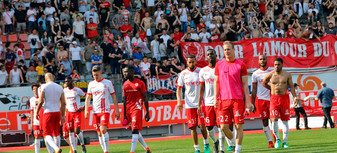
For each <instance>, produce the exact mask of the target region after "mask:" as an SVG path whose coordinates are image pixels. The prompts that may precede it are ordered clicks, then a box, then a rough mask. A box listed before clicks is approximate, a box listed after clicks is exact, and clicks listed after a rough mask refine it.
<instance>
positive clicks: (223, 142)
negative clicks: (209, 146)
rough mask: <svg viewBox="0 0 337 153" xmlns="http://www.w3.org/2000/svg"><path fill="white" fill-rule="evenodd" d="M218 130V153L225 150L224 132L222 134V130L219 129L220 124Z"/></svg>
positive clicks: (222, 152)
mask: <svg viewBox="0 0 337 153" xmlns="http://www.w3.org/2000/svg"><path fill="white" fill-rule="evenodd" d="M218 131H219V144H220V153H224V152H225V142H226V141H225V137H226V136H225V134H223V132H222V131H221V128H220V126H219V127H218Z"/></svg>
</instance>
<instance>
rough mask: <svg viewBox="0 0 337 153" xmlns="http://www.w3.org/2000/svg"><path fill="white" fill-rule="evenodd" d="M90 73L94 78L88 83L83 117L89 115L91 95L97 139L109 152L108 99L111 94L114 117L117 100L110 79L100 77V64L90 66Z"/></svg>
mask: <svg viewBox="0 0 337 153" xmlns="http://www.w3.org/2000/svg"><path fill="white" fill-rule="evenodd" d="M92 75H93V77H94V80H93V81H91V82H90V83H89V85H88V92H87V96H86V99H85V112H84V117H85V118H86V119H88V117H89V111H88V108H89V104H90V100H91V96H93V102H92V105H93V108H92V110H93V118H94V120H93V123H94V127H95V128H96V131H97V134H98V139H99V142H100V144H101V147H102V149H103V151H104V153H108V152H109V133H108V132H107V128H108V123H109V116H110V100H109V96H110V95H111V97H112V99H113V101H114V105H115V110H116V113H115V117H116V119H119V117H120V115H119V109H118V102H117V98H116V94H115V89H114V87H113V85H112V82H111V81H110V80H106V79H104V78H102V70H101V67H100V66H97V65H96V66H94V67H93V68H92Z"/></svg>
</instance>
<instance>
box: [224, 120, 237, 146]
mask: <svg viewBox="0 0 337 153" xmlns="http://www.w3.org/2000/svg"><path fill="white" fill-rule="evenodd" d="M229 129H230V130H231V131H232V134H233V138H232V139H228V138H227V137H226V142H227V144H228V149H227V150H226V151H233V150H234V148H235V141H236V130H235V128H234V127H233V124H231V125H229Z"/></svg>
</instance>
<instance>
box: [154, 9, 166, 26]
mask: <svg viewBox="0 0 337 153" xmlns="http://www.w3.org/2000/svg"><path fill="white" fill-rule="evenodd" d="M161 14H164V12H163V11H160V12H158V11H156V12H154V16H156V15H157V17H156V24H157V21H158V20H159V19H160V15H161Z"/></svg>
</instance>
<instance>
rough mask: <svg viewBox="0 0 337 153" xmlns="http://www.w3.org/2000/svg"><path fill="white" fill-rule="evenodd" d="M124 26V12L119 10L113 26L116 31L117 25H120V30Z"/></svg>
mask: <svg viewBox="0 0 337 153" xmlns="http://www.w3.org/2000/svg"><path fill="white" fill-rule="evenodd" d="M123 24H124V15H123V14H122V10H120V9H119V10H118V11H117V13H116V14H115V15H114V17H113V20H112V25H113V26H114V27H115V29H116V25H118V29H119V28H120V27H119V26H120V25H123Z"/></svg>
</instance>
